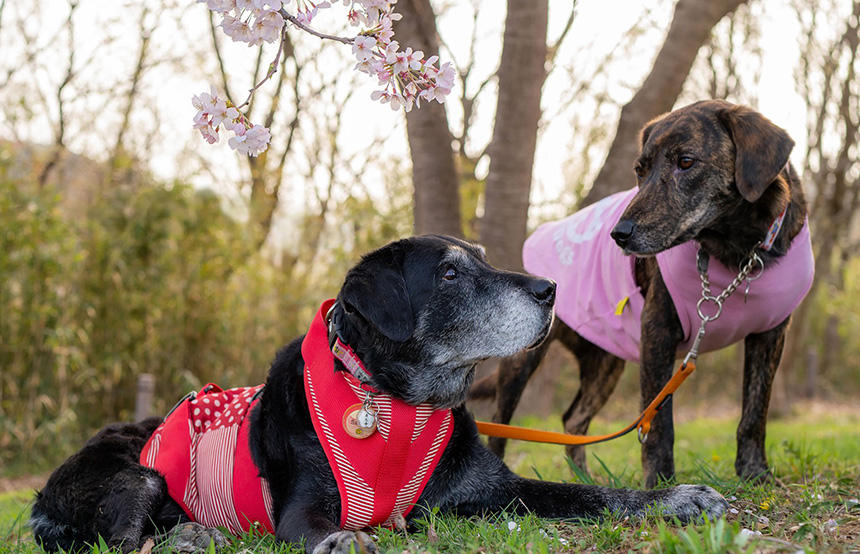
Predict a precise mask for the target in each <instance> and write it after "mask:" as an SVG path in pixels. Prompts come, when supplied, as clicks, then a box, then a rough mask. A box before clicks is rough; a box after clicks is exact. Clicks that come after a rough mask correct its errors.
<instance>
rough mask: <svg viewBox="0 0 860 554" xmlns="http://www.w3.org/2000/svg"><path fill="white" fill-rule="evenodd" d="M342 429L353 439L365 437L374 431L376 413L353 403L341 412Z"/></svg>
mask: <svg viewBox="0 0 860 554" xmlns="http://www.w3.org/2000/svg"><path fill="white" fill-rule="evenodd" d="M343 430H344V431H346V434H347V435H349V436H350V437H352V438H355V439H366V438H367V437H369V436H370V435H372V434H373V433H375V432H376V414H374V413H373V412H372V411H370V410H367V409H364V408H363V405H362V404H353V405H352V406H350V407H349V408H347V409H346V411H345V412H344V413H343Z"/></svg>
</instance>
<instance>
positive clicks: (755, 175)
mask: <svg viewBox="0 0 860 554" xmlns="http://www.w3.org/2000/svg"><path fill="white" fill-rule="evenodd" d="M717 115H718V117H719V118H720V121H721V122H722V123H723V125H725V126H726V128H727V129H728V130H729V133H730V134H731V136H732V142H734V143H735V184H737V187H738V191H739V192H740V193H741V196H743V197H744V199H745V200H747V201H748V202H755V201H756V200H758V199H759V198H761V195H762V194H764V191H765V190H767V187H768V186H770V184H771V183H772V182H773V181H774V179H776V177H777V175H779V172H780V171H782V168H783V167H785V164H786V163H788V155H789V154H791V149H792V148H794V141H793V140H791V137H790V136H788V133H786V132H785V130H784V129H782V128H781V127H778V126H776V125H774V124H773V123H772V122H771V121H770V120H769V119H767V118H766V117H765V116H763V115H761V114H760V113H758V112H756V111H754V110H751V109H750V108H746V107H744V106H733V107H731V108H727V109H725V110H722V111H720V112H718V114H717Z"/></svg>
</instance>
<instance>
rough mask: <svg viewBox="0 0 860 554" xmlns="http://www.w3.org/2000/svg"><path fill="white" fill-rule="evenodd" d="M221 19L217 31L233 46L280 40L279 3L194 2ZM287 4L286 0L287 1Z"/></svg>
mask: <svg viewBox="0 0 860 554" xmlns="http://www.w3.org/2000/svg"><path fill="white" fill-rule="evenodd" d="M197 1H198V2H205V3H206V7H207V8H209V9H210V10H212V11H213V12H215V13H219V14H221V16H222V19H221V24H220V25H219V27H221V29H222V30H223V31H224V34H225V35H227V36H228V37H230V38H231V39H233V40H234V41H236V42H246V43H248V46H256V45H258V44H260V43H262V42H263V41H265V42H274V41H276V40H278V39H280V38H281V29H283V27H284V18H283V16H282V15H281V14H280V10H281V4H282V2H281V0H197ZM287 2H289V0H287Z"/></svg>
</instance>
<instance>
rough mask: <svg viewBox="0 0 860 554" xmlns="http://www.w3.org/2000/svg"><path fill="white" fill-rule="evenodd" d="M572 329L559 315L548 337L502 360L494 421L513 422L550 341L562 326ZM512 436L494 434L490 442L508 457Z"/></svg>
mask: <svg viewBox="0 0 860 554" xmlns="http://www.w3.org/2000/svg"><path fill="white" fill-rule="evenodd" d="M562 327H563V328H565V329H568V330H569V329H570V328H569V327H568V326H567V325H565V324H564V323H562V322H561V321H559V320H558V318H556V320H555V322H554V323H553V325H552V329H550V332H549V335H547V337H546V339H545V340H544V341H543V342H542V343H541V344H540V346H538V347H537V348H534V349H532V350H526V351H525V352H520V353H519V354H516V355H514V356H510V357H508V358H504V359H503V360H501V361H500V362H499V368H498V379H497V381H496V413H495V414H494V415H493V421H495V422H496V423H505V424H507V423H510V421H511V417H513V415H514V410H516V409H517V404H519V402H520V397H521V396H522V394H523V389H525V388H526V384H527V383H528V382H529V378H530V377H531V376H532V374H533V373H534V372H535V371H536V370H537V368H538V366H539V365H540V363H541V360H543V358H544V356H546V351H547V349H548V348H549V345H550V343H551V342H552V341H553V340H555V338H556V337H558V334H559V332H560V330H561V328H562ZM507 442H508V440H507V439H503V438H499V437H490V439H489V441H488V446H489V448H490V450H491V451H492V452H493V453H494V454H495V455H496V456H498V457H499V458H504V457H505V446H506V445H507Z"/></svg>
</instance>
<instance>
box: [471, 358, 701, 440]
mask: <svg viewBox="0 0 860 554" xmlns="http://www.w3.org/2000/svg"><path fill="white" fill-rule="evenodd" d="M695 370H696V363H695V361H693V360H687V361H685V362H683V363H682V364H681V367H679V368H678V370H677V371H676V372H675V374H674V375H672V378H671V379H669V382H668V383H666V385H665V386H664V387H663V389H662V390H661V391H660V392H659V393H658V394H657V396H656V397H654V400H652V401H651V403H650V404H648V407H646V408H645V410H644V411H643V412H642V413H641V414H640V415H639V417H638V418H636V420H635V421H634V422H633V423H631V424H630V425H628V426H627V427H624V428H623V429H621V430H619V431H616V432H614V433H610V434H608V435H571V434H569V433H557V432H555V431H542V430H539V429H529V428H527V427H518V426H516V425H505V424H504V423H493V422H489V421H476V422H475V425H476V426H477V427H478V432H479V433H481V434H482V435H487V436H488V437H500V438H503V439H516V440H524V441H530V442H544V443H550V444H563V445H577V446H580V445H586V444H595V443H599V442H606V441H610V440H612V439H616V438H618V437H621V436H623V435H626V434H627V433H629V432H630V431H632V430H633V429H637V431H638V434H639V440H640V441H641V442H644V441H645V439H646V438H648V432H649V431H650V430H651V421H652V420H653V419H654V417H655V416H656V415H657V412H659V411H660V408H662V407H663V405H664V404H665V403H666V402H667V401H668V399H669V398H670V397H671V396H672V394H673V393H674V392H675V391H676V390H677V389H678V387H680V386H681V383H683V382H684V380H685V379H686V378H687V377H689V376H690V375H691V374H692V373H693V372H694V371H695Z"/></svg>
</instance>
